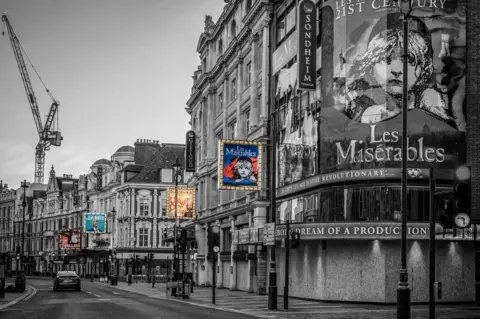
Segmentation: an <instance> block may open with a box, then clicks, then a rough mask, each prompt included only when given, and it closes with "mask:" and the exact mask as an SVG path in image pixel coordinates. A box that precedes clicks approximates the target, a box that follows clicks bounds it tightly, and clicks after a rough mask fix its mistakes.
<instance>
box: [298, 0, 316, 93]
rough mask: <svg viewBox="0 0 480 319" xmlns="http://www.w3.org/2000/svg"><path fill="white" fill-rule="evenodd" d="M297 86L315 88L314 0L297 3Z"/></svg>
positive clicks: (308, 88) (307, 88) (303, 0)
mask: <svg viewBox="0 0 480 319" xmlns="http://www.w3.org/2000/svg"><path fill="white" fill-rule="evenodd" d="M297 27H298V55H297V56H298V79H299V81H298V88H299V89H300V90H315V84H316V83H317V66H316V65H317V62H316V60H317V54H316V52H317V7H316V6H315V1H312V0H302V1H300V4H299V5H298V25H297Z"/></svg>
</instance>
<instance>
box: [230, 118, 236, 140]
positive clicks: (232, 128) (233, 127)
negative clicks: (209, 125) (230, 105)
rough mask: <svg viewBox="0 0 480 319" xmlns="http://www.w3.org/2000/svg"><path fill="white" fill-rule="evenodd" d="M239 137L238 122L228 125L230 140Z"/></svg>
mask: <svg viewBox="0 0 480 319" xmlns="http://www.w3.org/2000/svg"><path fill="white" fill-rule="evenodd" d="M236 136H237V121H233V122H231V123H230V124H228V138H230V139H235V137H236Z"/></svg>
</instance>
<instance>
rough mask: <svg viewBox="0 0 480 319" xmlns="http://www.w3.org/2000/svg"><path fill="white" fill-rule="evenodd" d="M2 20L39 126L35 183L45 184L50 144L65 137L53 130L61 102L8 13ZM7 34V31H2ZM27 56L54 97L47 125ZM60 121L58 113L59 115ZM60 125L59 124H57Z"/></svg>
mask: <svg viewBox="0 0 480 319" xmlns="http://www.w3.org/2000/svg"><path fill="white" fill-rule="evenodd" d="M2 21H3V22H5V25H6V27H7V31H8V35H9V38H10V42H11V43H12V48H13V53H14V54H15V59H16V60H17V65H18V68H19V70H20V75H21V76H22V80H23V86H24V87H25V91H26V93H27V99H28V102H29V103H30V108H31V110H32V114H33V120H34V121H35V125H36V127H37V132H38V137H39V141H38V143H37V146H36V147H35V183H42V184H43V176H44V167H45V152H46V151H49V150H50V146H51V145H53V146H60V145H61V144H62V140H63V137H62V135H61V134H60V132H59V131H53V130H52V125H53V124H54V119H55V116H56V115H57V112H58V106H59V105H60V103H59V102H58V101H57V100H55V98H54V97H53V95H52V93H50V90H49V89H48V88H47V87H46V86H45V83H44V82H43V80H42V78H41V77H40V76H39V74H38V72H37V71H36V70H35V67H34V66H33V64H32V63H31V62H30V59H28V56H27V54H26V53H25V51H24V50H23V48H22V46H21V45H20V41H18V38H17V36H16V34H15V32H14V31H13V28H12V25H11V24H10V21H8V18H7V15H6V14H5V13H4V14H3V15H2ZM2 34H3V35H5V33H4V32H3V33H2ZM22 52H23V54H25V56H26V57H27V59H28V61H29V62H30V65H31V66H32V68H33V69H34V70H35V73H36V74H37V76H38V78H39V79H40V81H41V82H42V84H43V86H44V87H45V89H46V91H47V93H48V95H49V96H50V98H51V99H52V105H51V107H50V111H49V112H48V116H47V120H46V121H45V125H43V124H42V119H41V117H40V111H39V109H38V104H37V99H36V97H35V92H34V91H33V88H32V83H31V82H30V76H29V75H28V71H27V67H26V65H25V60H24V58H23V54H22ZM57 121H58V115H57ZM57 127H58V124H57Z"/></svg>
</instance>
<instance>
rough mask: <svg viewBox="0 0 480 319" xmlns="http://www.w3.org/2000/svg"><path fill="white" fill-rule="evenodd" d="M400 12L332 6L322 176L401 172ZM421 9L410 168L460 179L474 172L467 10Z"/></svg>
mask: <svg viewBox="0 0 480 319" xmlns="http://www.w3.org/2000/svg"><path fill="white" fill-rule="evenodd" d="M392 3H393V1H378V0H365V1H355V2H354V1H352V2H351V3H348V2H347V1H341V0H338V1H326V2H325V3H324V5H323V7H322V13H321V19H322V43H321V55H322V57H321V61H320V62H321V73H320V74H321V96H322V108H321V114H320V122H321V125H320V132H319V136H320V152H319V156H320V173H322V174H328V173H333V174H332V176H336V175H338V176H340V175H341V174H338V173H339V172H348V171H353V170H364V169H382V168H387V169H389V168H399V167H400V166H401V160H402V156H401V155H402V154H401V141H402V92H403V85H404V83H403V59H402V54H403V45H404V44H403V27H402V19H401V16H400V11H399V9H398V7H393V5H392ZM412 4H413V11H412V13H411V17H410V18H409V22H408V26H409V34H408V66H407V72H408V82H407V87H408V158H407V160H408V162H409V167H415V168H428V167H434V168H435V169H436V174H437V176H439V177H440V176H441V177H443V178H448V179H451V178H452V177H453V174H452V170H453V168H454V167H455V166H457V165H459V164H462V163H465V129H466V119H465V118H466V114H465V74H466V1H460V0H458V1H457V0H441V1H431V0H414V1H412ZM345 176H347V179H348V175H345V174H343V177H342V178H345ZM395 177H397V176H395ZM398 177H399V176H398Z"/></svg>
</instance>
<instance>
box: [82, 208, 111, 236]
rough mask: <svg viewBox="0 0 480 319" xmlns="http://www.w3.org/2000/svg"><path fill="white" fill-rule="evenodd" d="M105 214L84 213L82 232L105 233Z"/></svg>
mask: <svg viewBox="0 0 480 319" xmlns="http://www.w3.org/2000/svg"><path fill="white" fill-rule="evenodd" d="M106 223H107V222H106V219H105V214H100V213H86V214H85V218H84V227H83V232H84V233H105V232H106V231H107V226H106Z"/></svg>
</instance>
